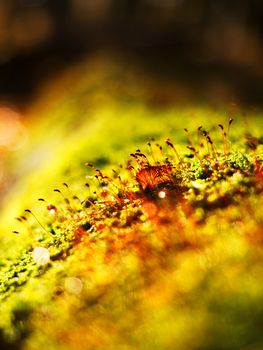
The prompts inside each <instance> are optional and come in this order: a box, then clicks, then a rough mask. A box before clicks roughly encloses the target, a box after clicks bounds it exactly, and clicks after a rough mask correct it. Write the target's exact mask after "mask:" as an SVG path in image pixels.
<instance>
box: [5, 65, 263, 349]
mask: <svg viewBox="0 0 263 350" xmlns="http://www.w3.org/2000/svg"><path fill="white" fill-rule="evenodd" d="M82 68H83V69H84V67H82ZM126 68H127V67H125V65H122V64H120V62H119V64H118V65H114V64H112V66H110V67H109V65H108V64H105V66H104V64H103V63H102V62H101V63H100V65H99V69H97V70H96V69H94V72H93V71H92V74H90V75H89V74H83V69H81V72H79V71H78V69H77V71H74V74H73V78H74V79H73V81H74V82H75V83H74V84H72V86H73V88H72V89H71V91H70V92H69V94H67V95H66V96H64V97H61V99H60V100H59V101H57V102H56V103H54V105H53V107H50V110H49V111H43V112H42V114H43V118H42V119H40V120H38V121H37V123H35V124H34V125H33V126H32V129H31V130H32V131H31V132H32V134H34V137H33V138H32V139H31V143H30V144H29V145H28V149H27V150H24V153H25V154H24V155H23V154H22V153H23V152H21V154H20V155H18V156H17V157H18V158H19V159H20V160H19V162H18V166H19V169H24V170H23V171H24V174H25V176H22V177H21V179H20V180H19V182H18V184H17V187H16V188H15V189H14V192H13V193H10V195H9V197H8V200H7V202H6V206H5V212H4V213H3V214H2V220H1V222H2V223H1V225H2V230H1V231H0V232H1V233H0V238H1V244H2V249H1V251H0V298H1V305H0V314H1V320H0V330H1V331H0V347H1V348H7V349H8V348H12V347H13V348H14V347H17V348H18V347H19V348H21V349H27V350H28V349H42V348H43V347H48V348H49V349H61V350H67V349H125V350H127V349H129V350H132V349H151V350H152V349H171V350H172V349H174V348H178V349H182V350H183V349H187V350H188V349H196V348H199V349H217V348H220V349H224V348H225V349H240V348H248V347H254V348H261V347H262V344H263V340H262V336H261V332H260V322H261V320H262V317H263V316H262V310H261V308H257V305H260V303H261V301H262V297H263V291H262V287H261V276H262V273H263V267H262V266H263V264H262V262H263V254H262V242H263V239H262V223H263V217H262V210H261V208H262V200H263V199H262V161H263V159H262V147H261V145H258V146H257V147H256V149H250V148H248V147H247V145H246V140H245V138H243V137H242V136H243V135H244V134H245V132H248V130H245V129H247V127H246V128H245V127H244V125H245V124H244V123H243V121H242V117H239V116H237V117H236V118H235V121H234V124H233V126H232V129H231V132H230V135H229V136H228V138H229V141H223V142H222V140H221V138H222V136H221V132H220V130H219V129H218V128H217V127H216V128H214V126H213V125H214V124H215V125H216V124H218V123H222V124H224V125H225V115H226V114H225V112H224V111H219V112H215V111H214V110H212V109H211V108H208V107H205V106H192V107H183V108H178V107H176V108H175V107H174V106H171V107H169V108H166V109H164V110H161V109H159V110H158V111H156V110H154V109H153V108H151V106H149V105H147V104H146V103H145V101H146V100H147V98H146V97H147V91H148V90H147V89H146V88H145V84H146V85H147V84H149V87H150V83H149V82H145V84H144V85H143V84H141V85H140V84H139V83H138V81H139V80H138V76H137V77H136V76H135V77H134V76H133V73H132V69H131V70H130V71H129V70H128V73H127V69H126ZM109 69H110V70H111V72H112V74H109V73H108V70H109ZM89 72H90V70H89ZM76 77H77V78H78V79H76ZM116 77H118V84H120V87H119V88H118V89H117V88H116ZM119 77H122V78H123V80H122V79H119ZM127 79H128V80H129V82H130V84H126V83H125V81H126V82H127ZM122 81H123V83H122ZM118 86H119V85H118ZM114 87H115V90H114ZM114 91H115V92H114ZM119 97H122V98H119ZM144 98H145V100H144ZM212 115H213V118H212V117H211V116H212ZM252 117H253V118H254V122H253V123H251V127H250V130H249V132H250V134H251V135H255V137H260V134H259V133H260V130H261V127H262V119H260V115H259V116H252ZM182 120H183V121H184V125H182ZM200 124H201V125H204V127H206V130H207V132H209V135H210V136H211V138H212V140H213V145H215V146H216V150H215V149H213V148H212V147H211V146H209V145H208V146H209V147H208V148H207V147H206V138H205V137H204V136H202V135H201V141H202V143H203V144H204V145H205V146H204V145H203V146H201V142H200V140H199V141H198V135H197V127H198V126H199V125H200ZM185 127H187V129H188V130H189V133H190V137H191V140H193V143H194V147H195V148H196V150H195V151H197V152H198V153H197V152H194V151H193V150H191V149H188V150H187V148H186V146H187V145H188V141H187V138H186V135H185V133H184V132H183V131H182V130H181V129H182V128H185ZM217 129H218V130H217ZM153 137H154V138H155V141H152V140H151V139H152V138H153ZM168 137H169V138H170V139H171V140H172V141H173V144H174V147H175V149H176V151H177V153H178V154H179V156H180V160H179V159H177V156H176V152H175V151H174V150H173V149H172V148H171V147H169V146H168V145H167V144H166V143H165V139H167V138H168ZM150 140H151V147H149V146H147V142H148V141H150ZM155 143H158V144H159V145H161V146H162V149H161V150H160V147H159V146H158V145H157V146H156V145H155ZM259 143H260V142H259ZM189 146H190V147H193V145H189ZM138 148H139V149H140V150H141V151H142V152H144V154H145V155H146V156H147V157H148V159H149V160H150V162H151V165H152V166H156V167H161V168H158V169H159V170H160V172H161V175H160V174H159V175H158V178H161V180H160V181H159V182H156V181H157V180H154V181H155V182H154V185H153V186H152V187H151V186H150V185H149V182H150V184H151V181H152V180H151V179H150V180H149V179H148V180H146V182H147V181H148V186H145V187H144V185H143V181H142V180H141V179H140V178H137V179H136V174H138V172H139V169H144V170H145V176H146V178H147V175H149V174H148V173H147V171H148V170H147V166H146V165H145V163H144V164H143V165H142V164H140V163H136V161H135V160H134V158H132V157H130V156H129V154H130V153H134V152H135V151H136V150H137V149H138ZM34 152H36V153H34ZM138 153H139V152H138ZM26 154H27V155H29V158H27V159H30V160H31V161H32V162H33V163H30V161H29V163H27V161H26V160H25V159H26V158H25V155H26ZM40 155H41V157H40ZM185 155H186V156H185ZM36 158H37V161H36ZM38 159H41V160H40V161H38ZM16 160H17V159H16ZM34 162H36V163H34ZM86 162H92V163H93V164H94V166H95V168H96V169H97V168H99V169H101V171H102V174H100V173H98V172H97V173H96V171H95V169H90V168H86V167H85V166H84V163H86ZM127 162H128V163H127ZM158 162H159V163H158ZM32 164H33V165H32ZM120 165H121V166H120ZM127 165H133V166H134V168H135V169H134V170H133V169H132V168H130V170H127V169H126V168H127ZM162 166H164V167H162ZM165 166H167V167H165ZM32 167H33V168H32ZM112 169H115V172H112ZM171 169H172V170H171ZM155 170H156V169H155ZM155 170H154V169H153V171H155ZM95 174H96V175H97V178H96V177H94V175H95ZM119 176H120V177H119ZM65 182H66V183H67V184H68V187H67V186H65V185H62V183H65ZM87 182H88V183H89V187H87V186H85V183H87ZM54 188H59V189H60V191H61V192H62V195H61V193H55V192H53V189H54ZM94 191H96V193H94ZM160 191H164V192H165V194H166V196H165V197H164V198H162V196H159V192H160ZM63 196H64V197H66V198H67V199H66V200H65V198H64V197H63ZM38 198H45V199H46V200H47V203H52V205H53V206H55V208H56V209H57V210H56V211H55V212H53V213H50V212H49V210H48V208H47V203H45V202H38V201H37V199H38ZM25 208H30V209H31V211H32V212H33V213H34V215H35V216H36V217H37V218H38V220H39V221H40V222H41V225H42V226H43V227H42V226H40V225H39V224H38V223H37V221H36V220H35V218H34V217H33V216H32V215H30V214H29V213H26V215H27V218H26V219H27V220H26V222H22V223H21V222H16V224H14V223H13V221H11V219H10V218H13V216H16V217H17V216H18V215H21V213H23V215H25V213H24V209H25ZM23 224H24V225H23ZM11 228H12V229H15V230H17V231H19V232H20V233H19V234H17V235H15V234H12V233H8V232H9V230H10V232H11ZM45 230H46V231H45ZM39 246H41V247H45V248H46V249H48V251H49V253H50V261H49V262H48V263H47V264H46V265H44V266H41V265H39V264H37V263H36V262H35V261H34V259H33V255H32V251H33V249H34V248H35V247H39ZM248 320H249V321H248ZM189 330H190V331H189Z"/></svg>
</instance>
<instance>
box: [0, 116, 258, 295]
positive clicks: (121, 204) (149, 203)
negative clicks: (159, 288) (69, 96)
mask: <svg viewBox="0 0 263 350" xmlns="http://www.w3.org/2000/svg"><path fill="white" fill-rule="evenodd" d="M232 121H233V120H230V121H229V123H228V126H227V127H224V126H223V125H222V124H220V125H219V131H220V135H221V139H222V140H221V142H220V143H217V144H216V142H215V141H214V140H213V138H212V136H211V135H210V133H209V132H208V131H206V130H204V129H203V128H202V127H201V126H200V127H198V129H197V134H196V136H195V135H191V134H190V132H189V131H188V130H187V129H185V133H186V134H187V139H188V142H189V145H188V146H187V148H186V152H184V153H183V152H179V151H178V150H177V149H176V145H175V144H174V143H173V142H172V141H171V140H170V139H167V140H166V142H164V144H163V145H160V143H157V142H156V141H155V140H151V141H150V142H149V143H148V145H147V147H148V150H147V152H142V151H141V150H140V149H137V150H136V151H135V152H134V153H132V154H131V155H130V158H129V159H128V160H127V162H126V163H125V164H123V165H122V166H121V167H120V170H118V171H116V170H114V171H113V175H109V174H104V172H103V171H102V170H100V169H96V167H95V166H93V165H92V164H89V163H87V164H86V166H87V168H88V171H89V173H88V175H87V178H88V179H89V181H88V182H87V183H86V184H85V186H83V188H85V193H84V195H83V192H82V193H80V194H75V193H73V191H72V190H71V188H70V186H69V185H68V184H67V183H63V184H62V187H61V189H55V190H54V191H55V192H56V193H57V194H58V196H59V198H60V202H58V204H57V203H56V205H55V204H50V203H49V202H47V201H46V200H45V199H44V198H39V202H40V203H42V204H43V205H44V206H45V210H46V211H47V213H49V215H48V216H46V217H45V218H44V219H42V218H40V217H38V216H37V215H36V214H35V213H34V212H33V210H31V209H26V210H25V212H24V213H23V214H22V215H21V216H19V217H18V218H17V220H18V222H19V224H20V225H21V229H18V230H16V231H14V232H15V233H16V234H19V235H30V237H32V239H31V241H30V243H28V246H27V247H24V248H23V251H21V252H17V256H16V258H15V259H14V258H13V259H10V258H7V259H6V260H3V261H1V267H0V300H2V301H3V300H4V299H6V298H7V297H11V296H12V295H14V293H16V292H17V293H19V291H21V290H22V289H23V288H24V287H25V285H26V284H27V282H29V281H30V280H33V279H35V278H38V277H40V276H42V275H44V274H45V273H47V272H48V271H51V270H52V269H55V268H57V265H56V263H58V262H60V261H65V260H66V259H67V258H68V257H70V256H72V255H74V254H77V253H76V252H78V254H80V252H81V254H83V256H85V259H84V260H85V264H86V265H85V264H84V263H83V261H82V262H81V264H84V266H86V269H90V270H89V271H90V276H93V277H90V278H93V283H94V286H95V287H94V286H92V288H95V289H96V288H97V289H96V293H97V294H96V293H95V291H93V292H92V293H95V294H96V298H102V295H104V294H103V293H104V292H105V291H104V290H106V289H107V288H108V287H107V286H108V285H110V284H111V282H110V278H109V276H107V281H106V282H103V283H104V284H105V286H104V287H103V288H104V289H103V288H102V287H98V286H100V283H101V282H98V281H99V280H100V278H102V277H98V276H97V273H98V272H96V273H95V272H94V271H95V270H96V268H97V267H96V266H93V265H92V261H93V259H95V261H97V263H98V264H99V265H102V266H104V267H105V266H106V265H107V266H108V265H109V264H110V266H111V264H115V263H116V261H118V260H122V259H123V257H124V256H126V257H129V259H135V260H136V264H135V265H136V266H137V267H138V271H140V272H138V271H137V272H136V273H140V274H141V275H142V276H143V278H144V279H147V283H149V284H151V283H153V282H151V278H152V273H151V270H152V269H153V270H154V269H157V270H158V269H163V268H168V267H167V266H168V265H169V261H168V260H167V261H166V260H165V258H164V257H165V256H170V254H171V256H176V255H177V254H180V252H182V251H188V250H191V251H198V252H200V251H203V250H205V249H207V247H208V246H209V245H210V244H211V233H209V234H208V233H207V231H206V229H207V227H208V226H207V225H208V224H207V223H208V222H209V225H210V226H209V227H212V223H211V222H212V220H213V217H214V216H215V215H217V216H218V217H219V218H220V217H221V215H222V213H224V212H222V210H225V212H226V211H227V210H228V211H229V213H230V212H231V210H233V208H234V206H235V205H239V206H240V215H242V213H243V212H246V213H249V215H250V219H251V218H253V215H254V213H253V211H254V210H253V208H254V206H255V203H257V204H258V205H259V204H260V203H261V202H262V190H263V182H262V181H263V180H262V179H263V159H262V154H261V153H260V152H257V149H258V147H261V146H260V143H259V142H258V143H257V142H256V141H255V140H254V141H253V147H251V146H250V144H249V145H244V148H243V150H242V148H240V149H241V150H239V151H237V152H236V151H234V150H233V149H232V146H231V143H230V141H229V138H228V134H229V129H230V126H231V124H232ZM254 145H256V146H255V147H254ZM245 147H247V148H245ZM90 173H91V174H90ZM40 203H39V205H40ZM231 213H232V212H231ZM226 215H230V214H228V212H227V214H226ZM231 215H234V214H231ZM235 215H236V216H235V218H234V216H233V222H235V223H236V222H241V220H242V217H241V216H240V215H238V214H235ZM255 215H259V214H258V213H255ZM29 217H31V219H33V220H34V222H32V221H31V220H29ZM222 220H223V219H222ZM231 220H232V219H231ZM257 220H258V222H259V221H260V220H262V218H260V219H259V218H258V219H257ZM222 222H224V221H222ZM260 222H261V221H260ZM224 224H225V223H224ZM251 227H252V228H251V229H252V230H255V232H256V231H257V230H259V229H258V227H257V226H255V224H251ZM211 230H212V229H211ZM242 230H243V231H244V232H243V231H242V232H243V234H244V237H248V240H250V241H251V235H249V234H247V232H246V230H245V228H244V227H243V228H242ZM89 261H90V262H89ZM98 261H99V262H98ZM167 264H168V265H167ZM83 269H85V267H83ZM131 269H132V268H131ZM79 273H83V276H86V275H85V273H84V272H79ZM133 273H135V272H133ZM67 278H70V279H67V280H66V282H65V286H66V287H63V288H62V287H61V288H62V289H63V293H64V292H69V291H72V290H73V294H74V293H75V294H77V295H78V296H79V297H80V298H81V293H83V290H84V291H85V283H84V281H82V280H81V278H79V277H76V276H69V277H67ZM83 278H84V277H83ZM87 283H88V282H87ZM89 283H91V282H89ZM145 283H146V282H145ZM90 288H91V287H90ZM112 288H113V287H112ZM95 289H94V290H95ZM54 290H55V289H54ZM56 290H58V289H56ZM56 293H57V292H56ZM56 293H55V291H54V295H53V296H52V298H57V296H56ZM86 293H87V292H86ZM57 294H58V293H57ZM95 294H94V295H95ZM92 295H93V294H92ZM94 295H93V296H92V298H95V296H94ZM97 295H98V296H97ZM90 298H91V297H90ZM96 298H95V299H96Z"/></svg>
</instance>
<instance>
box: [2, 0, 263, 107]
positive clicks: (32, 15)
mask: <svg viewBox="0 0 263 350" xmlns="http://www.w3.org/2000/svg"><path fill="white" fill-rule="evenodd" d="M102 49H103V50H107V49H110V50H119V51H123V52H125V53H126V54H128V55H129V54H130V55H135V56H136V57H137V58H138V59H139V60H140V62H142V64H143V65H145V67H147V69H148V71H149V72H150V73H151V74H153V75H154V76H157V78H158V77H162V78H163V77H165V78H167V79H169V80H175V81H178V80H179V81H182V82H183V83H184V84H186V85H188V86H189V88H194V89H198V90H199V89H207V87H208V86H209V88H210V87H211V89H214V91H215V93H218V94H220V93H221V94H222V98H225V97H226V98H228V96H225V95H227V94H228V91H231V93H233V94H234V96H235V97H236V98H237V100H238V101H239V102H240V103H242V104H244V105H257V106H260V105H262V103H263V98H262V97H263V79H262V77H263V67H262V62H263V2H262V0H247V1H241V0H228V1H225V0H0V98H1V99H2V100H8V101H11V102H14V103H16V104H18V105H21V106H23V105H25V104H27V103H30V101H31V100H32V98H33V97H34V94H35V91H36V88H37V87H38V86H39V85H40V84H41V83H42V82H43V80H45V79H47V78H49V77H52V76H53V74H55V73H57V72H58V70H63V69H64V68H66V67H67V66H68V65H71V64H72V63H74V62H77V61H78V60H79V59H80V58H81V57H82V56H83V55H88V54H90V53H93V52H94V51H97V50H102ZM204 81H205V82H206V84H204Z"/></svg>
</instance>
